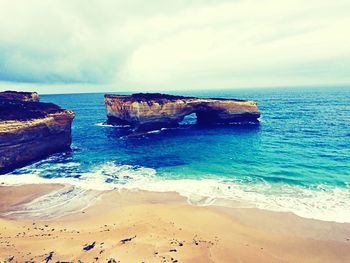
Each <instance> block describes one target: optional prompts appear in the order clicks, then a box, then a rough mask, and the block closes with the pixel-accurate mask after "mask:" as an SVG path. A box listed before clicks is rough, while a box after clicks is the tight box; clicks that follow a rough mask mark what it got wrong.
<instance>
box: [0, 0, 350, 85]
mask: <svg viewBox="0 0 350 263" xmlns="http://www.w3.org/2000/svg"><path fill="white" fill-rule="evenodd" d="M189 2H190V3H189ZM349 10H350V2H349V1H343V0H338V1H320V0H319V1H315V0H310V1H301V0H295V1H291V0H284V1H277V0H274V1H273V0H255V1H253V0H251V1H249V0H247V1H166V0H163V1H161V0H157V1H152V2H148V3H145V1H141V0H140V1H136V0H133V1H128V2H127V3H126V1H112V0H105V1H97V0H95V1H89V2H86V1H83V0H72V1H68V0H67V1H58V0H57V1H54V0H52V1H43V0H17V1H13V0H0V80H4V81H13V82H16V81H19V82H21V81H24V82H26V81H27V82H39V83H40V82H41V83H52V82H63V83H71V82H73V83H75V82H78V83H103V84H109V85H111V86H113V87H115V88H120V89H124V90H126V89H131V88H133V89H142V88H146V87H149V88H150V89H171V88H175V89H176V88H216V87H220V88H225V87H237V86H268V85H305V84H333V83H334V84H339V83H349V82H350V37H349V34H348V31H349V28H350V18H349V16H348V12H349Z"/></svg>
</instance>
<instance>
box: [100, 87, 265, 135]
mask: <svg viewBox="0 0 350 263" xmlns="http://www.w3.org/2000/svg"><path fill="white" fill-rule="evenodd" d="M105 104H106V107H107V117H108V121H107V122H108V124H113V125H131V126H133V127H134V128H135V130H136V131H150V130H155V129H160V128H169V127H176V126H178V125H179V122H181V121H182V120H183V119H184V117H185V116H187V115H189V114H192V113H195V114H196V116H197V122H198V123H199V124H229V123H236V124H242V123H252V122H253V123H257V122H258V118H259V117H260V112H259V109H258V107H257V104H256V102H254V101H248V100H237V99H221V98H213V99H208V98H195V97H183V96H173V95H166V94H159V93H137V94H132V95H112V94H106V95H105Z"/></svg>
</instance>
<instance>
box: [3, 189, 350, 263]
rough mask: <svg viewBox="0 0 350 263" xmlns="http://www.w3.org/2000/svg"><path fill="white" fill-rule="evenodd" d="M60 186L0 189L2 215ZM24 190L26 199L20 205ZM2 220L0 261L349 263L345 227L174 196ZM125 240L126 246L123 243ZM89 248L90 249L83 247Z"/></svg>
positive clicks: (130, 195)
mask: <svg viewBox="0 0 350 263" xmlns="http://www.w3.org/2000/svg"><path fill="white" fill-rule="evenodd" d="M62 188H64V187H63V185H55V186H54V187H53V186H52V185H46V184H40V185H27V186H10V187H8V186H1V187H0V194H1V196H4V198H3V199H2V200H1V202H2V203H1V204H2V206H0V208H1V209H0V211H1V212H4V211H3V207H5V205H4V204H7V209H11V207H12V208H14V207H16V208H18V207H20V206H18V204H21V205H23V204H28V202H30V201H32V200H35V198H38V197H40V196H43V195H44V196H45V195H47V194H49V193H53V192H55V191H60V189H62ZM10 189H11V191H10ZM5 192H7V193H8V194H7V195H3V194H4V193H5ZM23 192H26V193H28V195H27V196H29V197H28V198H25V201H23V197H21V193H23ZM21 198H22V199H21ZM13 204H15V205H13ZM198 219H200V221H198ZM0 222H1V224H0V227H1V231H0V233H1V235H0V240H1V241H0V242H1V243H0V259H3V260H6V259H8V258H9V257H12V256H13V257H14V260H15V261H14V262H16V261H17V260H18V262H23V261H25V260H33V261H34V262H37V261H39V262H40V261H42V260H44V259H45V257H47V256H49V255H50V253H51V252H53V254H52V260H53V261H54V262H56V261H58V260H61V261H69V262H71V261H72V262H78V260H82V261H83V262H95V261H97V262H107V261H108V260H109V259H112V258H113V259H115V260H116V262H118V260H119V261H120V262H130V261H132V262H142V261H145V262H198V260H200V262H236V261H241V262H257V261H259V262H290V261H292V262H300V261H302V262H347V261H349V260H350V249H349V248H350V241H349V239H350V224H348V223H336V222H325V221H320V220H313V219H305V218H301V217H299V216H296V215H294V214H291V213H284V212H272V211H267V210H261V209H253V208H225V207H216V206H206V207H203V206H194V205H190V204H188V203H187V202H186V199H185V198H184V197H181V196H180V195H179V194H177V193H174V192H166V193H159V192H147V191H136V190H135V191H132V190H123V191H118V190H110V191H104V192H102V193H101V194H100V195H99V196H98V198H96V202H94V203H93V204H92V205H90V206H89V207H87V208H86V207H85V208H84V209H83V210H80V211H78V212H75V213H71V214H68V215H65V216H63V217H60V218H51V219H49V220H45V219H42V218H41V219H40V218H39V219H38V218H36V219H31V218H17V219H15V218H12V219H9V218H6V217H5V218H4V217H1V218H0ZM134 236H136V237H134ZM130 238H131V239H130ZM124 239H130V240H129V241H125V243H122V242H121V240H124ZM93 242H95V244H94V247H93V248H91V250H88V251H86V250H84V249H83V247H84V245H89V244H90V245H91V244H93ZM180 244H182V245H180ZM96 258H98V259H97V260H96Z"/></svg>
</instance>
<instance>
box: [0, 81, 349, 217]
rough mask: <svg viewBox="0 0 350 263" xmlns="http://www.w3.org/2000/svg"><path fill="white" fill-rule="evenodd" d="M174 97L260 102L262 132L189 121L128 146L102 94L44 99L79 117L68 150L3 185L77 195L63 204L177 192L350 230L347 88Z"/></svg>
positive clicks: (130, 139) (204, 202)
mask: <svg viewBox="0 0 350 263" xmlns="http://www.w3.org/2000/svg"><path fill="white" fill-rule="evenodd" d="M168 93H170V94H176V95H189V96H198V97H208V98H210V97H215V98H218V97H222V98H237V99H249V100H254V101H256V102H257V103H258V106H259V109H260V111H261V118H260V123H259V124H258V125H253V124H251V125H226V126H223V125H219V126H206V127H202V126H198V125H197V124H196V116H195V115H189V116H187V117H186V118H185V119H184V121H183V122H182V123H181V125H180V126H179V127H178V128H173V129H162V130H155V131H150V132H148V133H146V134H143V135H140V136H130V132H131V128H130V127H127V126H111V125H106V124H105V121H106V119H107V118H106V108H105V105H104V94H103V93H94V94H93V93H90V94H58V95H42V96H41V101H43V102H53V103H56V104H58V105H60V106H62V107H64V108H67V109H71V110H73V111H74V112H75V114H76V117H75V120H74V122H73V126H72V137H73V144H72V150H71V151H67V152H64V153H59V154H55V155H52V156H50V157H48V158H47V159H45V160H42V161H39V162H35V163H33V164H30V165H29V166H26V167H24V168H21V169H17V170H15V171H14V172H12V173H9V174H6V175H3V176H0V182H2V183H5V184H27V183H68V184H71V185H74V186H75V188H74V190H73V191H67V192H66V193H64V194H62V198H63V199H64V200H65V202H69V201H71V200H74V198H75V199H80V198H83V195H84V194H85V193H87V192H91V190H109V189H130V190H137V189H140V190H149V191H157V192H168V191H172V192H177V193H179V194H180V195H181V196H183V197H185V198H186V199H187V201H188V202H189V203H190V204H193V205H199V206H209V205H219V206H227V207H246V208H260V209H266V210H272V211H285V212H291V213H294V214H296V215H299V216H302V217H306V218H314V219H320V220H326V221H336V222H350V87H322V88H315V87H313V88H265V89H244V90H243V89H235V90H215V91H192V92H168ZM122 94H127V93H122ZM55 198H57V199H59V198H60V197H59V196H57V195H56V196H55ZM44 201H45V200H41V203H43V202H44ZM116 202H117V200H116Z"/></svg>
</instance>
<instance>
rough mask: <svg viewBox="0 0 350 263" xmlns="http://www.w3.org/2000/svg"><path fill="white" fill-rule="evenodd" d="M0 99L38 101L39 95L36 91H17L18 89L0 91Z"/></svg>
mask: <svg viewBox="0 0 350 263" xmlns="http://www.w3.org/2000/svg"><path fill="white" fill-rule="evenodd" d="M0 99H7V100H20V101H39V95H38V93H36V92H18V91H10V90H7V91H3V92H0Z"/></svg>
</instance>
